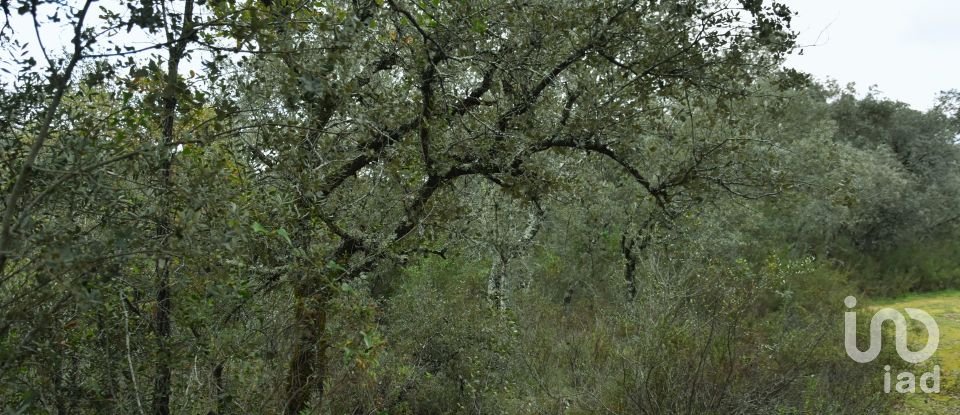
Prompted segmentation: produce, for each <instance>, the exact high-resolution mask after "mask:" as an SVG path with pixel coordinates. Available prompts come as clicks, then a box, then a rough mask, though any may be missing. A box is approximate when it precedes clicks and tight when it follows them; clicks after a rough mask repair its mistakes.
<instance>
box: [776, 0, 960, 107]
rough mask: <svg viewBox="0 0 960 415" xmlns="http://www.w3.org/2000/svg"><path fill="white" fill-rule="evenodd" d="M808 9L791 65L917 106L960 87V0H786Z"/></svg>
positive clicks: (798, 25) (799, 23) (798, 23)
mask: <svg viewBox="0 0 960 415" xmlns="http://www.w3.org/2000/svg"><path fill="white" fill-rule="evenodd" d="M780 1H781V2H782V3H785V4H787V5H788V6H790V8H791V10H794V11H796V12H799V13H800V14H799V15H798V16H796V17H794V21H793V24H792V26H793V29H794V30H795V31H798V32H800V37H799V38H798V43H799V44H800V45H801V46H802V48H803V55H798V54H797V53H796V52H795V53H794V54H793V55H792V56H790V57H789V58H788V59H787V66H789V67H793V68H796V69H798V70H801V71H804V72H807V73H810V74H813V75H815V76H816V77H817V79H820V80H824V79H827V78H828V77H829V78H832V79H835V80H836V81H837V82H839V83H840V85H846V84H847V83H849V82H855V83H856V86H857V90H859V91H866V90H867V88H869V87H870V86H871V85H877V88H878V89H879V90H880V92H881V93H882V95H883V96H885V97H887V98H891V99H895V100H898V101H903V102H906V103H908V104H910V106H912V107H913V108H915V109H919V110H926V109H929V108H930V107H932V106H933V104H934V100H935V98H936V95H937V93H938V92H940V91H941V90H947V89H960V1H958V0H780Z"/></svg>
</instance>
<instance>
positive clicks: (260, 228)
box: [253, 222, 267, 234]
mask: <svg viewBox="0 0 960 415" xmlns="http://www.w3.org/2000/svg"><path fill="white" fill-rule="evenodd" d="M253 231H254V232H255V233H261V234H262V233H267V229H266V228H264V227H263V225H261V224H260V222H253Z"/></svg>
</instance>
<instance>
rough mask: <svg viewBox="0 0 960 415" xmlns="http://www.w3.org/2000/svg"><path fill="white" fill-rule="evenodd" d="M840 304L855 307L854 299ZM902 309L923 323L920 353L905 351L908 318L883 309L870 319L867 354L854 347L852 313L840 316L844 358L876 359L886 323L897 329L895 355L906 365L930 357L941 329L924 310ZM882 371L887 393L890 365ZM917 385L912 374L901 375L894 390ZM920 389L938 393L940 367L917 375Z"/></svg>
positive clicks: (913, 388)
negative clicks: (931, 382) (923, 334)
mask: <svg viewBox="0 0 960 415" xmlns="http://www.w3.org/2000/svg"><path fill="white" fill-rule="evenodd" d="M843 303H844V305H846V306H847V308H854V307H856V306H857V299H856V298H854V297H853V296H849V297H847V298H846V299H844V300H843ZM904 310H905V311H906V312H907V315H909V316H910V318H912V319H914V320H917V321H919V322H920V323H923V325H924V327H926V329H927V334H928V336H927V344H926V345H925V346H924V347H923V348H922V349H920V351H917V352H914V351H911V350H910V349H908V348H907V319H906V318H904V317H903V314H900V312H899V311H897V310H894V309H892V308H882V309H880V310H879V311H877V312H876V314H874V315H873V318H872V319H870V346H869V347H867V351H865V352H864V351H860V349H859V348H858V347H857V313H856V312H854V311H847V312H844V313H843V314H844V316H843V326H844V327H843V328H844V333H843V334H844V339H843V343H844V346H845V347H846V349H847V355H848V356H850V358H851V359H853V360H854V361H856V362H859V363H867V362H871V361H873V360H874V359H876V358H877V356H878V355H879V354H880V347H881V345H880V343H881V341H882V340H881V339H882V334H883V333H882V331H883V323H884V322H885V321H892V322H893V325H894V328H895V330H896V331H895V334H894V336H895V339H896V340H895V341H896V346H897V354H899V355H900V358H901V359H903V360H904V361H907V362H909V363H920V362H923V361H925V360H927V359H929V358H930V357H931V356H933V354H934V353H935V352H936V351H937V347H938V346H939V345H940V327H939V326H937V322H936V321H934V320H933V317H931V316H930V314H927V312H925V311H923V310H918V309H916V308H906V309H904ZM883 369H884V375H883V391H884V392H886V393H890V366H884V368H883ZM929 381H933V385H932V386H928V382H929ZM916 384H917V378H916V376H915V375H914V374H913V373H911V372H903V373H900V374H899V375H897V385H896V390H897V392H899V393H912V392H915V391H916ZM920 389H921V390H922V391H923V392H924V393H939V392H940V366H939V365H935V366H934V367H933V371H932V372H929V373H924V374H923V375H921V376H920Z"/></svg>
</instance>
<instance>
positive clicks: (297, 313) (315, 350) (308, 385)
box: [284, 279, 331, 415]
mask: <svg viewBox="0 0 960 415" xmlns="http://www.w3.org/2000/svg"><path fill="white" fill-rule="evenodd" d="M318 285H319V284H318V283H317V281H315V280H312V279H308V280H307V281H301V282H300V283H299V284H298V285H297V287H295V289H294V297H295V301H296V304H295V305H294V332H295V335H294V336H295V337H294V344H293V353H292V357H291V361H290V369H289V372H288V374H287V393H286V396H287V401H286V404H285V407H284V413H285V414H288V415H296V414H299V413H300V411H302V410H303V409H305V408H306V407H307V405H308V404H309V403H310V399H311V397H312V394H313V392H314V390H316V393H317V395H316V398H317V399H318V400H319V401H321V402H322V400H323V380H324V379H325V378H326V375H327V359H326V351H327V347H328V346H329V344H328V340H327V336H326V329H327V309H328V307H329V305H330V300H331V294H330V292H329V289H327V288H326V287H320V286H318Z"/></svg>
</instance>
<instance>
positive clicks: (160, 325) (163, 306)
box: [153, 0, 194, 415]
mask: <svg viewBox="0 0 960 415" xmlns="http://www.w3.org/2000/svg"><path fill="white" fill-rule="evenodd" d="M193 30H194V29H193V0H187V1H186V2H185V4H184V8H183V29H182V30H181V31H180V33H179V35H180V37H179V40H176V41H175V42H174V38H173V36H174V34H173V33H172V32H170V33H169V34H168V35H167V41H169V42H171V46H170V48H169V50H168V52H169V56H168V58H167V73H166V80H165V82H164V91H163V101H162V102H163V113H162V114H161V117H162V118H161V126H162V131H163V142H162V143H161V148H160V151H161V157H162V159H161V160H160V172H159V174H160V184H159V192H158V193H159V195H158V199H159V202H158V203H159V209H158V211H159V212H160V213H159V217H158V218H157V228H156V235H157V239H158V240H159V241H160V242H159V246H158V252H157V259H156V282H155V283H156V290H157V294H156V301H157V312H156V314H155V315H154V321H153V326H154V330H155V333H156V336H157V370H156V373H155V374H154V378H153V413H154V414H155V415H169V414H170V388H171V376H172V375H171V369H170V365H171V359H172V353H171V350H170V344H169V338H170V334H171V326H172V323H171V320H170V313H171V309H172V307H173V300H172V287H171V285H170V265H171V262H172V258H171V257H170V254H169V253H167V252H166V251H167V249H166V248H167V246H168V245H169V238H170V234H171V229H170V227H171V226H172V221H171V216H172V215H171V212H170V204H169V193H170V190H171V187H172V175H171V173H172V171H171V169H172V166H173V157H174V155H173V152H172V148H171V147H172V146H173V143H174V141H175V134H176V129H175V128H174V127H175V125H176V118H177V106H178V104H179V94H180V91H179V81H180V79H179V75H180V74H179V69H180V60H181V59H183V56H184V53H185V52H186V49H187V43H188V42H189V41H190V39H191V38H192V36H191V34H192V32H193Z"/></svg>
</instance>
